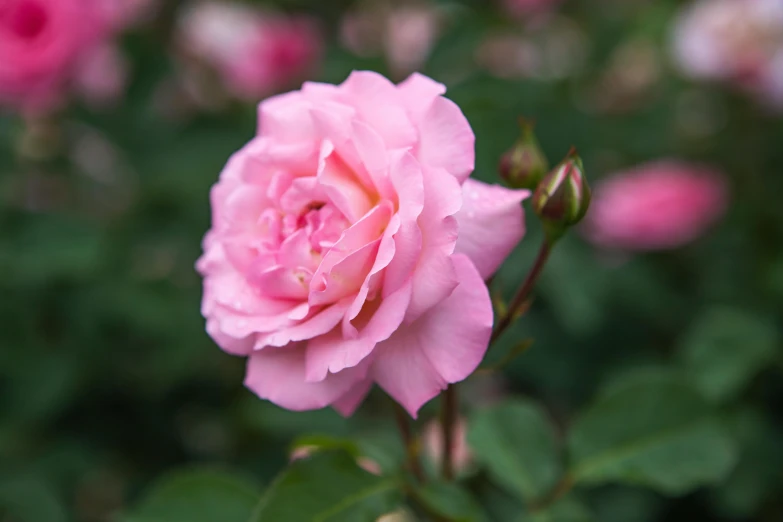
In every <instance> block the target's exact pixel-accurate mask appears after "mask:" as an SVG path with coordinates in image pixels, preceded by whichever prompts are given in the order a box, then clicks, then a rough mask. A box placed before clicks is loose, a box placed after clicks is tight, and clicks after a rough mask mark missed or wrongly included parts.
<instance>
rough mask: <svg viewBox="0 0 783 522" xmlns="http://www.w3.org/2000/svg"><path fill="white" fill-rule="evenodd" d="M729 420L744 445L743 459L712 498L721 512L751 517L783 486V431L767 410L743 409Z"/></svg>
mask: <svg viewBox="0 0 783 522" xmlns="http://www.w3.org/2000/svg"><path fill="white" fill-rule="evenodd" d="M729 423H730V425H731V427H732V431H733V432H734V434H735V437H736V438H737V440H738V441H739V444H740V447H741V456H740V461H739V463H738V465H737V467H736V468H735V469H734V471H733V472H732V474H731V476H729V478H728V480H726V481H725V482H723V483H722V484H720V485H719V486H718V487H717V488H715V489H714V490H713V491H711V495H710V498H711V499H712V501H713V503H714V505H715V506H716V509H717V510H718V511H717V512H719V513H723V514H725V515H728V516H729V517H731V518H732V519H751V518H753V515H754V513H758V512H759V511H760V510H761V509H762V507H763V505H764V504H765V503H766V502H768V501H769V500H770V499H772V498H775V494H776V490H778V489H779V487H780V479H781V470H782V469H783V447H781V444H780V441H781V440H783V433H781V430H780V429H779V428H778V427H777V426H775V424H774V423H773V422H770V419H768V418H767V417H766V416H765V415H764V413H763V411H755V410H752V409H745V410H740V411H738V412H735V413H733V414H732V415H731V416H730V418H729Z"/></svg>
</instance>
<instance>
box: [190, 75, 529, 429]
mask: <svg viewBox="0 0 783 522" xmlns="http://www.w3.org/2000/svg"><path fill="white" fill-rule="evenodd" d="M444 92H445V87H444V86H443V85H441V84H439V83H436V82H434V81H432V80H430V79H429V78H426V77H424V76H421V75H418V74H414V75H413V76H411V77H410V78H408V79H407V80H406V81H404V82H402V83H401V84H400V85H397V86H395V85H394V84H392V83H391V82H389V81H388V80H387V79H386V78H384V77H382V76H380V75H378V74H376V73H372V72H354V73H353V74H351V76H350V77H349V78H348V79H347V80H346V81H345V82H344V83H343V84H341V85H338V86H334V85H326V84H318V83H305V84H304V86H303V87H302V89H301V90H300V91H295V92H291V93H288V94H284V95H280V96H276V97H273V98H270V99H268V100H266V101H264V102H263V103H261V105H260V107H259V127H258V135H257V136H256V137H255V138H253V139H252V140H251V141H250V142H249V143H248V144H247V145H246V146H245V147H244V148H243V149H241V150H240V151H239V152H237V153H236V154H235V155H234V156H233V157H232V158H231V159H230V160H229V162H228V164H227V165H226V167H225V169H224V170H223V172H222V174H221V176H220V181H219V182H218V183H217V184H216V185H215V186H214V187H213V189H212V194H211V199H212V212H213V214H212V228H211V230H210V231H209V232H208V234H207V235H206V237H205V239H204V255H203V256H202V257H201V259H200V260H199V261H198V264H197V268H198V270H199V271H200V272H201V274H202V275H204V299H203V303H202V312H203V314H204V316H205V317H206V319H207V331H208V332H209V334H210V335H211V336H212V338H213V339H214V340H215V341H216V342H217V343H218V344H219V345H220V346H221V348H223V349H224V350H225V351H227V352H229V353H232V354H236V355H242V356H247V357H248V366H247V375H246V379H245V384H246V385H247V386H248V387H249V388H250V389H251V390H252V391H254V392H255V393H256V394H257V395H258V396H259V397H261V398H264V399H268V400H270V401H272V402H274V403H275V404H277V405H279V406H282V407H284V408H288V409H291V410H309V409H316V408H323V407H325V406H329V405H331V406H333V407H334V408H335V409H337V410H338V411H339V412H341V413H342V414H344V415H350V414H351V413H352V412H353V411H354V410H355V409H356V407H357V406H358V405H359V403H360V402H361V401H362V400H363V399H364V397H365V395H366V394H367V393H368V391H369V390H370V387H371V385H372V384H373V383H377V384H378V385H380V387H381V388H383V389H384V390H386V392H387V393H388V394H389V395H391V396H392V397H393V398H394V399H396V400H397V401H398V402H399V403H401V404H402V405H403V406H404V407H405V408H406V409H407V410H408V411H409V412H410V413H411V415H413V416H415V415H416V413H417V411H418V409H419V408H420V407H421V406H422V405H423V404H424V403H425V402H427V401H429V400H430V399H432V398H433V397H435V396H436V395H437V394H438V393H439V392H440V391H441V390H443V389H444V388H445V387H446V386H447V384H448V383H453V382H457V381H461V380H463V379H465V378H466V377H467V376H468V375H469V374H470V373H472V372H473V370H475V368H476V367H477V366H478V364H479V362H480V361H481V359H482V357H483V356H484V353H485V351H486V349H487V343H488V341H489V336H490V333H491V329H492V322H493V314H492V305H491V303H490V298H489V294H488V292H487V288H486V286H485V284H484V279H485V278H487V277H489V276H490V275H491V274H492V273H493V272H494V271H495V270H496V269H497V268H498V266H499V265H500V264H501V262H502V261H503V259H504V258H505V257H506V256H507V255H508V253H509V252H510V251H511V250H512V249H513V247H514V245H515V244H516V243H517V242H518V241H519V240H520V239H521V238H522V236H523V233H524V222H523V213H522V208H521V205H520V202H521V201H522V200H523V199H524V198H526V197H527V196H528V195H529V192H527V191H513V190H508V189H505V188H502V187H499V186H489V185H485V184H484V183H480V182H478V181H474V180H472V179H470V178H469V175H470V173H471V171H472V170H473V166H474V139H475V137H474V135H473V132H472V130H471V128H470V125H469V124H468V122H467V120H466V119H465V117H464V116H463V114H462V112H461V111H460V109H459V108H458V107H457V106H456V105H455V104H454V103H452V102H451V101H449V100H447V99H445V98H443V97H442V96H441V95H442V94H443V93H444Z"/></svg>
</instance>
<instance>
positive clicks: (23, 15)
mask: <svg viewBox="0 0 783 522" xmlns="http://www.w3.org/2000/svg"><path fill="white" fill-rule="evenodd" d="M47 22H48V15H47V13H46V10H45V9H44V8H43V7H41V5H40V4H39V3H38V2H34V1H26V2H24V1H23V2H22V3H20V4H19V5H17V7H16V9H13V10H12V11H11V12H10V14H9V15H8V18H7V22H6V23H7V24H8V27H9V29H10V30H11V33H12V34H15V35H16V36H18V37H19V38H22V39H25V40H32V39H34V38H36V37H37V36H38V35H40V34H41V33H42V32H43V31H44V29H45V28H46V24H47Z"/></svg>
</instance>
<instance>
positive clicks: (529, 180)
mask: <svg viewBox="0 0 783 522" xmlns="http://www.w3.org/2000/svg"><path fill="white" fill-rule="evenodd" d="M519 125H520V127H521V128H522V135H521V136H520V138H519V140H517V142H516V144H515V145H514V147H513V148H512V149H511V150H509V151H508V152H506V153H505V154H503V157H502V158H500V165H499V166H498V171H499V172H500V177H501V178H503V180H504V181H505V182H506V184H507V185H508V186H510V187H513V188H519V189H523V188H524V189H531V190H532V189H534V188H535V187H536V185H538V183H539V182H540V181H541V179H542V178H543V177H544V175H546V173H547V170H549V162H547V159H546V156H544V151H542V150H541V146H540V145H539V144H538V140H537V139H536V136H535V134H534V133H533V125H532V124H531V123H529V122H527V121H526V120H524V119H521V118H520V120H519Z"/></svg>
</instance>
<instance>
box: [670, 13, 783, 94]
mask: <svg viewBox="0 0 783 522" xmlns="http://www.w3.org/2000/svg"><path fill="white" fill-rule="evenodd" d="M673 52H674V57H675V60H676V61H677V64H678V65H679V67H680V68H681V69H682V71H683V72H684V73H686V74H687V75H689V76H691V77H694V78H701V79H710V80H723V81H728V82H732V83H733V84H735V85H737V86H738V87H740V88H742V89H744V90H747V91H750V92H752V93H754V94H756V95H758V96H759V97H760V98H762V99H765V100H767V101H772V102H775V101H776V100H778V99H780V100H783V94H781V91H783V89H780V88H779V87H778V86H777V69H776V59H777V57H778V56H780V55H783V2H781V1H780V0H709V1H706V0H701V1H699V2H696V3H694V4H693V5H690V6H688V7H687V8H685V9H684V10H683V12H682V14H681V15H680V16H679V17H678V19H677V21H676V23H675V26H674V39H673Z"/></svg>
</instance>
